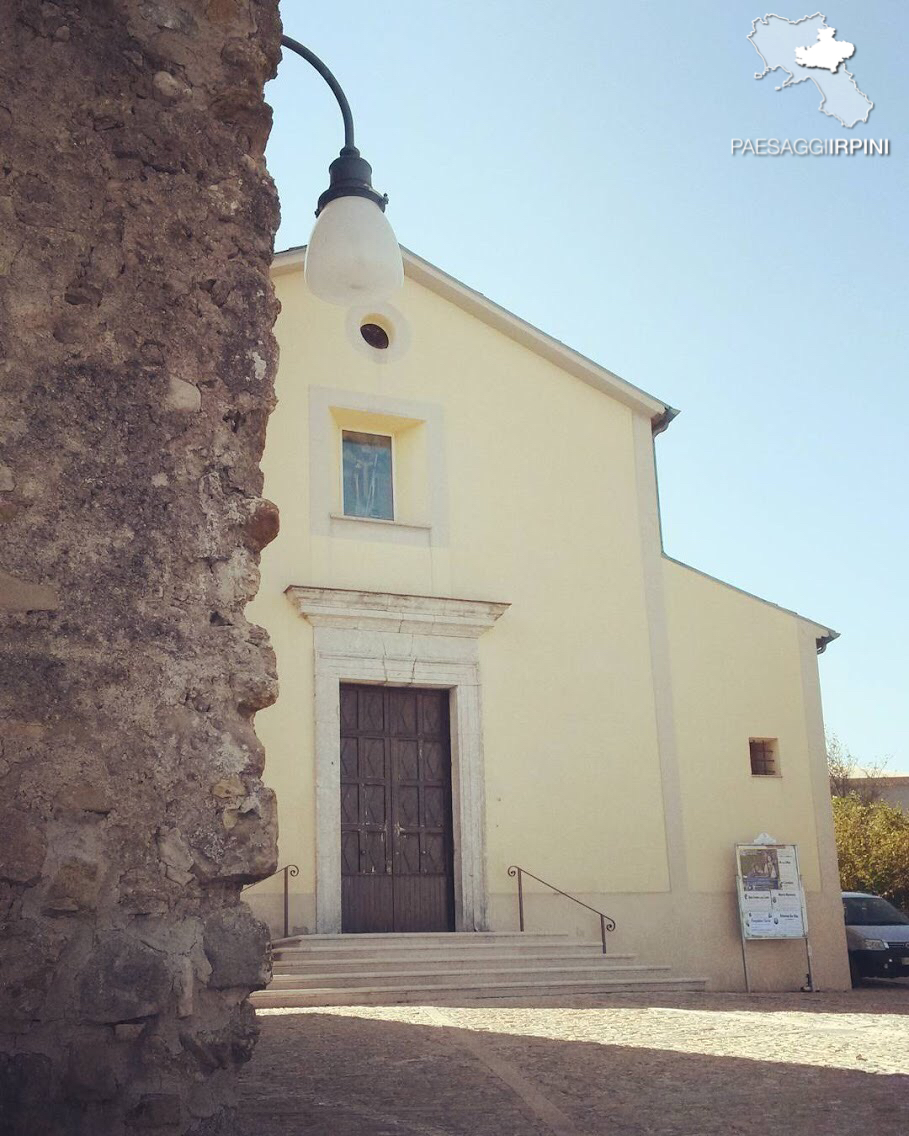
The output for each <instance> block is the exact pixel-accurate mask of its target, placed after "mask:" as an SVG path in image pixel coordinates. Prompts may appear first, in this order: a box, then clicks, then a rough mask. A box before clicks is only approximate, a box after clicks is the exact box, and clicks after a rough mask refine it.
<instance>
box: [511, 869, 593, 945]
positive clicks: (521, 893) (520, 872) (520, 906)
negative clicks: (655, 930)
mask: <svg viewBox="0 0 909 1136" xmlns="http://www.w3.org/2000/svg"><path fill="white" fill-rule="evenodd" d="M508 874H509V876H511V878H512V879H514V877H515V876H517V877H518V922H519V924H520V927H521V930H522V931H523V930H524V884H523V878H522V877H524V876H530V878H531V879H532V880H536V881H537V883H538V884H542V885H543V887H548V888H549V889H550V891H554V892H556V893H557V894H558V895H564V896H565V898H566V899H570V900H571V902H572V903H577V904H578V905H579V906H580V907H586V908H587V910H588V911H592V912H593V913H594V915H599V917H600V937H601V938H602V940H603V954H604V955H605V954H606V932H607V931H614V930H615V920H614V919H613V918H611V916H609V915H607V914H606V913H605V912H604V911H600V910H599V909H598V908H596V907H591V906H590V904H589V903H585V902H584V901H583V899H578V897H577V896H576V895H570V894H569V893H568V892H567V891H562V889H561V888H557V887H556V886H555V884H551V883H549V881H548V880H541V879H540V877H539V876H535V875H534V874H533V872H528V871H527V869H526V868H522V867H520V866H519V865H518V864H512V865H511V866H510V867H509V869H508Z"/></svg>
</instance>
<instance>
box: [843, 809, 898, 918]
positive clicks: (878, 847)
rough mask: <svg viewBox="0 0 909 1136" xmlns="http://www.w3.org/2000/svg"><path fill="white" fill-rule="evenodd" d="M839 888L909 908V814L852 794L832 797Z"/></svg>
mask: <svg viewBox="0 0 909 1136" xmlns="http://www.w3.org/2000/svg"><path fill="white" fill-rule="evenodd" d="M833 827H834V830H835V832H836V850H837V855H838V856H839V861H840V884H841V886H842V888H843V891H870V892H874V894H875V895H882V896H884V897H885V898H886V899H889V900H890V902H891V903H895V904H896V906H897V907H900V908H902V909H903V910H906V909H907V908H909V816H907V814H906V813H904V812H903V811H902V809H898V808H895V807H894V806H893V805H888V804H887V803H886V802H884V801H862V800H861V799H860V798H859V797H858V796H856V794H854V793H849V794H847V795H846V796H845V797H834V798H833Z"/></svg>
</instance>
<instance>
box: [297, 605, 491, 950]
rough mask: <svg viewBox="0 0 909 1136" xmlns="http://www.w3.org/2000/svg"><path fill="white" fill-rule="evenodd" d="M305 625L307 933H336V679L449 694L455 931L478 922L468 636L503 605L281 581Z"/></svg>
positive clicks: (480, 895) (479, 849)
mask: <svg viewBox="0 0 909 1136" xmlns="http://www.w3.org/2000/svg"><path fill="white" fill-rule="evenodd" d="M286 594H287V596H288V598H289V599H290V600H291V602H292V603H293V604H294V606H295V607H296V608H297V610H298V611H299V613H300V614H301V615H302V616H303V617H304V618H305V619H306V620H307V621H308V622H309V623H311V624H312V626H313V653H314V663H315V804H316V933H317V934H339V933H340V931H341V808H340V796H339V791H338V786H339V783H340V775H341V774H340V770H341V732H340V689H341V683H342V682H361V683H378V684H380V685H386V686H425V687H442V688H444V689H447V690H449V691H450V692H451V693H450V700H451V701H450V720H451V783H452V784H451V788H452V821H453V837H454V902H455V930H457V931H481V930H485V929H486V903H487V892H486V815H485V814H486V806H485V778H484V773H483V727H482V711H481V698H480V664H479V651H478V643H477V640H478V639H479V637H480V636H481V635H482V634H483V633H484V632H486V631H488V630H489V629H490V628H491V627H492V626H493V624H494V623H495V621H496V620H497V619H498V618H499V616H501V615H502V614H503V612H505V611H506V610H507V609H508V607H509V605H508V604H505V603H491V602H488V601H485V600H461V599H447V598H441V597H438V596H410V595H395V594H393V593H389V592H363V591H351V590H346V589H342V588H314V587H299V586H291V587H289V588H288V589H287V592H286Z"/></svg>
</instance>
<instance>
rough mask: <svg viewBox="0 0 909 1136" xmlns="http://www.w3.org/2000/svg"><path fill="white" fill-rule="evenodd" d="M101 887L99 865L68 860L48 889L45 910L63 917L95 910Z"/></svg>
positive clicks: (86, 861) (62, 865) (84, 861)
mask: <svg viewBox="0 0 909 1136" xmlns="http://www.w3.org/2000/svg"><path fill="white" fill-rule="evenodd" d="M100 887H101V880H100V877H99V872H98V865H97V864H93V863H91V862H90V861H88V860H80V859H73V860H66V861H65V862H64V863H63V864H61V865H60V867H59V868H58V869H57V872H56V874H55V875H54V877H53V879H52V880H51V883H50V887H49V888H48V889H47V894H46V896H45V898H44V910H45V911H48V912H54V913H57V914H61V915H62V914H68V913H73V912H76V911H84V910H86V909H90V908H93V907H94V906H95V904H96V902H97V900H98V892H99V890H100Z"/></svg>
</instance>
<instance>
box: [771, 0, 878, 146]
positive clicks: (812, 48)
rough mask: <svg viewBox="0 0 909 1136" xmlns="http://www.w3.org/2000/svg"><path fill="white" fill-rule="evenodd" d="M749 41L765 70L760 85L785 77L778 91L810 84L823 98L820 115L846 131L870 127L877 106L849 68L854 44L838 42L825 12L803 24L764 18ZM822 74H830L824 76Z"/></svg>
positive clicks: (806, 19) (794, 21)
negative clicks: (771, 76)
mask: <svg viewBox="0 0 909 1136" xmlns="http://www.w3.org/2000/svg"><path fill="white" fill-rule="evenodd" d="M748 38H749V39H750V40H751V43H752V45H753V46H754V50H755V51H756V52H757V53H758V55H759V56H760V57H761V61H762V62H763V64H764V70H763V71H759V72H757V73H756V74H755V76H754V77H755V79H763V78H764V76H765V75H767V74H769V73H770V72H771V71H778V70H779V71H783V72H784V73H785V75H786V79H785V80H784V82H783V83H782V84H781V85H780V86H779V87H777V88H776V90H778V91H784V90H785V89H786V88H787V87H794V86H795V85H796V84H797V83H804V82H805V81H806V80H808V79H810V80H811V82H812V83H814V85H815V87H816V88H817V90H818V91H819V92H820V95H821V103H820V106H819V107H818V110H820V111H822V112H823V113H824V114H827V115H830V117H831V118H835V119H836V120H837V121H838V122H840V123H841V124H842V125H843V126H847V127H851V126H855V124H856V123H857V122H867V121H868V115H869V114H870V113H871V108H872V107H873V106H874V103H873V102H872V101H871V100H870V99H869V98H868V96H867V95H865V94H864V93H863V92H862V91H860V90H859V88H858V84H857V83H856V81H855V78H854V77H853V75H852V74H851V73H850V72H849V71H847V70H846V66H845V63H844V60H846V59H850V58H851V57H852V56H853V55H854V54H855V44H852V43H846V42H844V41H843V40H838V39H836V28H831V27H828V25H827V17H826V16H824V15H822V14H821V13H820V12H815V14H814V15H813V16H802V18H801V19H800V20H787V19H786V18H785V17H783V16H773V15H769V16H764V18H763V19H760V18H759V19H757V20H755V21H754V22H753V23H752V25H751V34H750V35H749V36H748ZM812 38H813V39H814V40H815V42H814V43H812ZM819 70H820V71H823V70H826V71H828V72H829V74H826V75H820V74H818V71H819Z"/></svg>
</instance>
